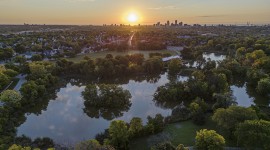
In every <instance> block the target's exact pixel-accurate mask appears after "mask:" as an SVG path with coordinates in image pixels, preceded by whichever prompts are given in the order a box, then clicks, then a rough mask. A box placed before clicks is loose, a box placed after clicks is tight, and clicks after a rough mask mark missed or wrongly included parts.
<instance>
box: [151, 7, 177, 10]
mask: <svg viewBox="0 0 270 150" xmlns="http://www.w3.org/2000/svg"><path fill="white" fill-rule="evenodd" d="M148 9H150V10H161V9H177V7H176V6H163V7H152V8H148Z"/></svg>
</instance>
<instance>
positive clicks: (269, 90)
mask: <svg viewBox="0 0 270 150" xmlns="http://www.w3.org/2000/svg"><path fill="white" fill-rule="evenodd" d="M256 90H257V92H258V93H260V94H261V95H268V94H270V78H263V79H261V80H260V81H259V82H258V85H257V88H256Z"/></svg>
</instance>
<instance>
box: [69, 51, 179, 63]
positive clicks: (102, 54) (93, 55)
mask: <svg viewBox="0 0 270 150" xmlns="http://www.w3.org/2000/svg"><path fill="white" fill-rule="evenodd" d="M137 53H140V54H143V55H144V57H145V58H146V59H147V58H149V54H150V53H171V54H172V55H176V52H174V51H171V50H154V51H139V50H128V51H124V52H117V51H102V52H96V53H89V54H84V55H78V56H76V57H75V58H67V59H68V60H70V61H74V62H78V61H81V60H83V58H84V57H85V56H88V57H90V58H92V59H96V58H104V57H105V56H106V55H107V54H112V55H113V56H117V55H132V54H137Z"/></svg>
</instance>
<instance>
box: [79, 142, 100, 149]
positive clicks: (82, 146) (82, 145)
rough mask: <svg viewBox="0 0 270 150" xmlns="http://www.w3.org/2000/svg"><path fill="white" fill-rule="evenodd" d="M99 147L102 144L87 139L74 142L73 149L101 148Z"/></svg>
mask: <svg viewBox="0 0 270 150" xmlns="http://www.w3.org/2000/svg"><path fill="white" fill-rule="evenodd" d="M101 147H102V146H101V145H100V144H99V142H98V141H97V140H88V141H83V142H80V143H78V144H76V146H75V150H90V149H93V150H98V149H101Z"/></svg>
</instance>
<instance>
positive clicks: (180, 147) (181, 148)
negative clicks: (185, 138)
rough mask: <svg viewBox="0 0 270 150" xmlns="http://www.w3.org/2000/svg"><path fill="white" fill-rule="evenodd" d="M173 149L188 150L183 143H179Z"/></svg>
mask: <svg viewBox="0 0 270 150" xmlns="http://www.w3.org/2000/svg"><path fill="white" fill-rule="evenodd" d="M175 150H188V148H186V147H185V146H184V145H183V144H179V145H178V146H177V147H176V149H175Z"/></svg>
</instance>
